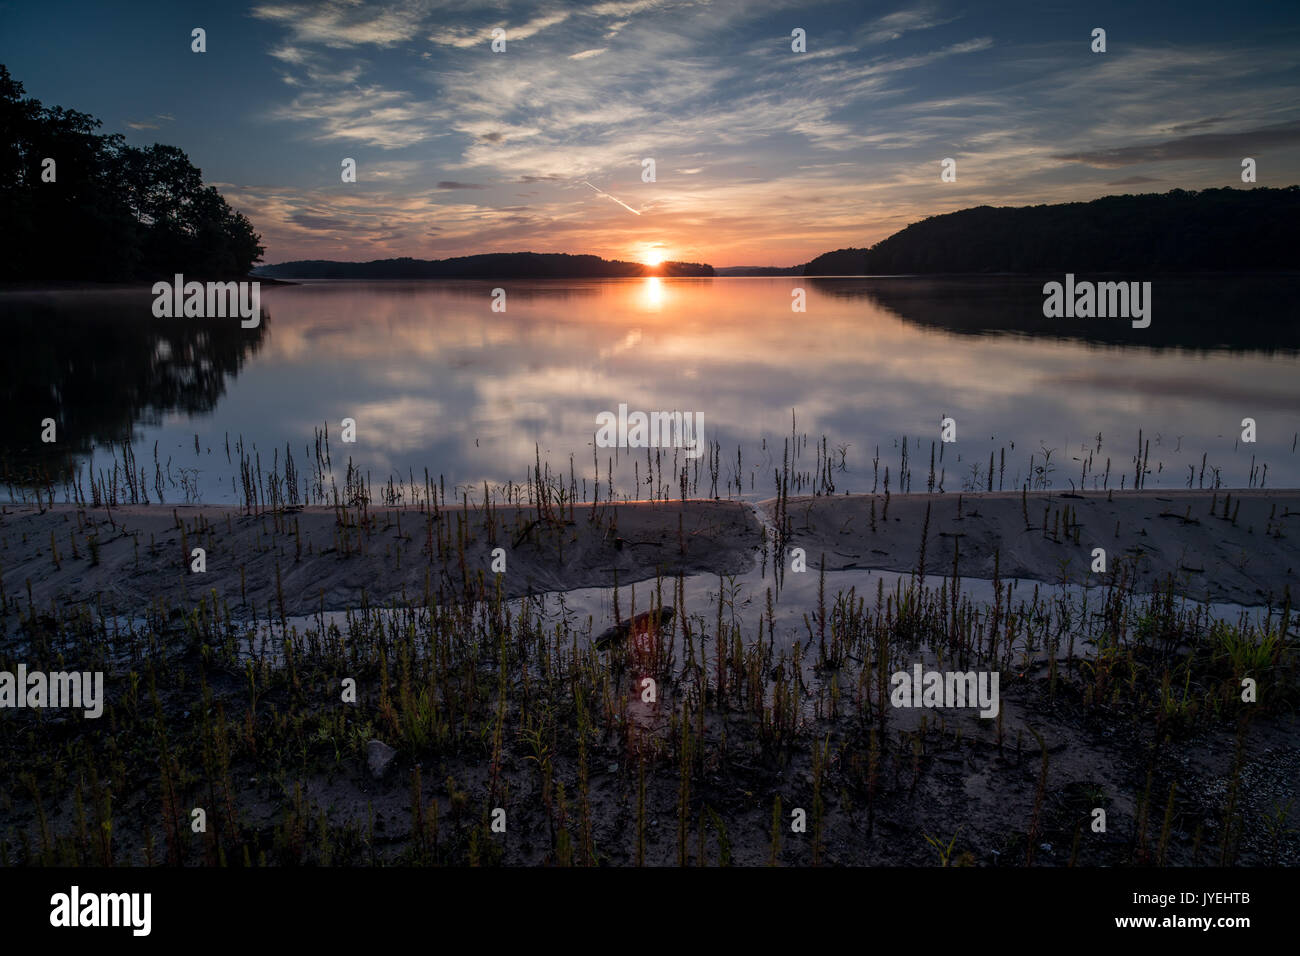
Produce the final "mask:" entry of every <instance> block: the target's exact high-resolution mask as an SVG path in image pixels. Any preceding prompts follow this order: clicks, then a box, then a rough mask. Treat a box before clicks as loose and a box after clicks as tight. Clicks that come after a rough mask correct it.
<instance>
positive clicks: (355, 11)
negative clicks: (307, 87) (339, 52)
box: [250, 0, 424, 58]
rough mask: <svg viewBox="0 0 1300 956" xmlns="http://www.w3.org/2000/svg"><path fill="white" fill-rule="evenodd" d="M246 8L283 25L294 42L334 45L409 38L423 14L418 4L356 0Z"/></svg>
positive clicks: (384, 43)
mask: <svg viewBox="0 0 1300 956" xmlns="http://www.w3.org/2000/svg"><path fill="white" fill-rule="evenodd" d="M250 12H251V13H252V15H253V16H254V17H257V18H258V19H260V20H270V21H273V22H275V23H279V24H281V25H282V26H284V27H285V28H286V29H288V30H289V32H290V34H291V35H292V37H293V39H294V41H295V42H296V43H300V44H310V43H319V44H323V45H325V46H328V47H335V48H339V47H350V46H361V45H366V44H370V45H375V46H379V47H388V46H393V45H394V44H397V43H401V42H403V41H407V40H409V39H410V38H411V36H412V35H413V33H414V32H415V31H416V30H417V29H418V27H419V25H420V21H421V20H422V19H423V17H424V9H423V5H422V4H418V3H403V4H397V5H395V6H379V5H373V4H368V3H362V2H356V0H351V2H350V0H324V2H320V3H304V4H293V3H285V4H264V5H262V6H257V7H254V8H253V9H252V11H250ZM281 50H282V52H285V53H286V54H287V56H293V55H294V53H293V52H289V49H288V48H281ZM282 58H286V57H282Z"/></svg>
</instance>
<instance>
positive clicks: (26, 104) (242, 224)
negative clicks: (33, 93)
mask: <svg viewBox="0 0 1300 956" xmlns="http://www.w3.org/2000/svg"><path fill="white" fill-rule="evenodd" d="M100 126H101V123H100V121H99V120H97V119H96V118H95V117H93V116H91V115H89V114H88V113H81V112H78V111H77V110H68V109H64V108H63V107H60V106H43V105H42V104H41V103H40V101H39V100H37V99H35V98H32V97H28V96H26V95H25V91H24V90H23V85H22V84H21V83H19V82H17V81H16V80H14V79H13V78H12V77H11V76H10V74H9V71H8V69H6V68H5V67H4V65H3V64H0V143H2V144H3V147H2V148H0V221H3V223H4V228H3V230H0V234H2V235H3V239H0V243H3V245H2V246H0V280H6V281H17V280H22V281H30V280H44V279H77V280H93V281H101V282H111V281H128V280H133V279H157V278H160V277H167V278H170V277H171V275H173V274H174V273H177V272H179V273H183V274H184V275H185V276H186V277H187V278H189V277H191V276H193V277H196V278H238V277H241V276H245V275H247V274H248V271H249V269H251V268H252V266H253V263H255V262H257V261H258V260H259V259H261V256H262V252H263V246H262V245H261V244H260V239H261V237H260V236H258V235H257V233H255V232H254V231H253V226H252V224H251V223H250V222H249V221H248V219H247V218H246V217H245V216H244V215H243V214H242V213H239V212H235V211H234V210H232V209H231V208H230V206H229V205H228V204H227V203H226V200H225V199H224V198H223V197H222V196H221V194H220V193H219V192H218V191H217V190H216V188H215V187H213V186H205V185H204V184H203V176H202V173H201V171H200V170H198V169H197V168H195V167H194V165H193V164H191V163H190V161H189V157H187V156H186V155H185V153H184V152H183V151H182V150H180V149H178V148H176V147H175V146H165V145H162V144H159V143H156V144H154V145H153V146H147V147H143V148H141V147H135V146H128V145H127V144H126V142H125V141H124V139H123V137H122V135H121V134H119V133H114V134H111V135H105V134H101V133H98V132H97V130H98V129H99V128H100Z"/></svg>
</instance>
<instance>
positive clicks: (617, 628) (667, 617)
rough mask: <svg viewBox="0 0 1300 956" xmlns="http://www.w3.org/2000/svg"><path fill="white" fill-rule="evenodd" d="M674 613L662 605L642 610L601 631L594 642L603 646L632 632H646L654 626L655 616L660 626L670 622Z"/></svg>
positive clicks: (624, 637)
mask: <svg viewBox="0 0 1300 956" xmlns="http://www.w3.org/2000/svg"><path fill="white" fill-rule="evenodd" d="M676 613H677V612H676V611H674V610H673V609H672V608H671V607H664V608H662V609H660V610H658V611H644V612H642V613H641V614H638V615H636V617H633V618H631V619H630V620H627V621H623V622H622V623H621V624H615V625H614V626H613V627H610V628H607V629H605V630H604V631H602V632H601V633H600V634H599V635H598V636H597V637H596V641H595V644H596V646H597V647H600V648H605V647H608V646H610V645H611V644H613V643H615V642H616V641H625V640H627V638H628V637H629V636H630V635H632V634H642V633H646V632H648V631H649V630H650V628H651V627H653V626H654V619H655V617H656V616H657V617H658V618H659V624H660V626H661V627H662V626H666V625H668V624H671V623H672V620H673V615H674V614H676Z"/></svg>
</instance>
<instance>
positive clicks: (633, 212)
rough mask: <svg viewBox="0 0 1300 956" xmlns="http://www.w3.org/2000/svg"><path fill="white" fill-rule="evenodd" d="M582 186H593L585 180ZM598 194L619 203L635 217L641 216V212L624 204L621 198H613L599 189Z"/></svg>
mask: <svg viewBox="0 0 1300 956" xmlns="http://www.w3.org/2000/svg"><path fill="white" fill-rule="evenodd" d="M582 184H583V185H584V186H591V183H589V182H587V181H586V180H585V179H584V180H583V181H582ZM591 188H592V189H596V187H595V186H591ZM596 192H598V193H600V194H601V195H602V196H604V197H605V198H606V199H613V200H614V202H616V203H618V204H619V205H620V206H622V207H623V208H624V209H626V210H627V211H628V212H630V213H632V214H633V215H636V216H639V215H641V213H640V212H638V211H637V210H635V209H633V208H632V207H631V206H629V205H628V204H627V203H625V202H623V200H621V199H619V198H617V197H615V196H611V195H610V194H609V193H607V192H604V191H602V190H599V189H596Z"/></svg>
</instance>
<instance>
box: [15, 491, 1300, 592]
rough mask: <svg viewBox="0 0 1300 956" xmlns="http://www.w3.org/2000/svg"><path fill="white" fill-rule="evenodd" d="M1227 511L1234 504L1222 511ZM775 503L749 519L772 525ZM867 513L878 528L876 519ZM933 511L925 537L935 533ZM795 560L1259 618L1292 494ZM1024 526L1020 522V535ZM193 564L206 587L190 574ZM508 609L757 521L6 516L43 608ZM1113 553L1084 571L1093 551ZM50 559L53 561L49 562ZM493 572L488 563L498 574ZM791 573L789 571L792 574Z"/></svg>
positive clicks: (975, 519)
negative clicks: (445, 604)
mask: <svg viewBox="0 0 1300 956" xmlns="http://www.w3.org/2000/svg"><path fill="white" fill-rule="evenodd" d="M1229 496H1230V497H1229ZM777 507H778V505H777V502H776V501H775V500H772V501H767V502H763V503H762V504H761V505H760V506H759V508H760V509H761V510H762V511H763V513H764V514H766V515H767V516H768V518H769V519H771V518H773V516H774V515H775V514H776V509H777ZM873 511H874V519H873ZM927 514H928V526H927ZM786 515H787V519H788V521H787V524H788V527H789V529H790V532H791V538H790V540H789V543H788V547H790V548H803V549H804V551H805V553H806V558H807V562H808V567H809V568H817V567H819V566H820V565H821V562H822V560H823V556H824V559H825V564H826V568H827V569H828V570H845V569H852V568H873V569H882V570H891V571H912V570H915V569H916V568H917V567H918V564H919V563H920V561H921V557H922V556H921V540H922V531H923V530H924V531H925V541H926V545H925V554H924V561H925V570H926V571H927V572H928V573H933V574H945V573H952V571H953V567H954V561H953V559H954V555H955V556H956V571H957V573H958V574H959V575H961V576H962V577H967V578H985V579H991V578H993V577H994V573H995V564H996V573H997V574H998V575H999V576H1000V577H1002V578H1004V579H1005V578H1011V577H1017V578H1026V579H1031V580H1040V581H1047V582H1052V583H1059V582H1061V581H1062V580H1066V581H1069V582H1073V583H1101V582H1102V581H1103V580H1107V579H1108V578H1109V576H1113V575H1114V574H1116V573H1125V574H1133V573H1136V575H1137V583H1138V590H1154V589H1155V588H1157V587H1160V586H1163V585H1164V584H1165V583H1166V582H1167V581H1168V580H1170V579H1171V578H1172V580H1173V582H1174V587H1175V590H1176V591H1177V592H1178V593H1180V594H1183V595H1185V596H1187V597H1189V598H1193V599H1196V600H1201V599H1205V598H1208V599H1210V600H1213V601H1230V602H1234V603H1238V604H1244V605H1259V604H1265V603H1268V602H1269V601H1273V602H1278V603H1280V602H1281V601H1283V600H1284V593H1285V590H1286V587H1287V585H1288V584H1289V583H1291V582H1295V581H1296V580H1297V579H1300V534H1298V533H1297V532H1298V531H1300V491H1268V490H1249V491H1232V492H1225V491H1219V492H1205V491H1192V492H1186V491H1160V492H1137V493H1134V492H1116V493H1113V494H1108V493H1104V492H1101V493H1096V492H1090V493H1085V494H1081V495H1071V494H1060V493H1053V494H1047V493H1043V492H1038V493H1031V494H1027V495H1025V496H1023V498H1022V496H1021V495H1020V494H1015V493H991V494H990V493H984V494H962V495H955V494H944V495H916V494H913V495H891V496H890V497H889V499H888V502H887V503H886V498H885V496H884V495H875V496H872V495H851V496H839V497H834V496H824V497H808V498H791V499H789V500H788V502H787V505H786ZM1026 517H1027V518H1028V520H1027V521H1026ZM195 548H203V549H205V554H204V562H205V565H206V570H204V571H203V572H202V573H196V572H194V571H193V570H191V567H192V565H193V561H194V557H193V551H194V549H195ZM497 548H501V549H503V551H502V554H503V556H504V563H505V571H504V572H503V573H501V574H500V583H501V586H502V589H503V593H504V594H505V595H506V596H508V597H516V596H519V595H522V594H527V593H535V592H538V591H550V590H569V589H573V588H580V587H594V586H602V585H603V586H609V585H612V584H614V582H615V577H616V575H617V580H618V582H619V583H621V584H628V583H631V582H633V581H639V580H645V579H647V578H651V577H654V576H655V575H656V574H657V573H659V572H660V571H662V572H663V573H665V574H676V573H678V572H679V571H680V572H682V573H686V574H693V573H701V572H706V573H711V574H734V573H739V572H743V571H746V570H748V569H749V568H751V567H753V565H754V563H755V562H756V561H758V560H759V554H760V551H761V549H762V538H761V530H760V525H759V522H758V520H757V515H756V514H755V512H754V510H753V509H752V508H751V507H750V506H749V505H747V504H744V503H742V502H735V501H698V500H697V501H687V502H686V503H685V504H683V503H681V502H667V503H647V502H635V503H630V504H621V505H606V504H602V505H598V506H596V508H595V509H594V510H593V508H592V507H591V505H589V504H588V505H577V506H575V507H574V509H573V511H572V512H571V513H570V512H568V511H565V512H564V514H563V517H562V518H558V517H557V519H556V520H550V519H539V517H538V513H537V510H536V509H535V508H524V507H518V508H514V507H511V508H493V509H491V512H490V516H489V514H488V513H485V512H484V511H482V510H481V509H474V508H472V507H471V508H470V509H469V510H468V511H465V510H462V509H450V510H448V509H443V510H441V511H439V512H438V513H436V514H427V513H425V512H423V511H421V510H419V509H401V508H380V509H371V510H369V511H368V512H359V511H357V510H356V509H347V510H341V511H336V510H335V509H333V508H328V507H306V508H300V509H296V510H290V511H285V512H279V513H270V512H268V513H264V514H261V515H248V514H245V513H244V512H243V511H242V509H239V508H234V507H223V506H203V505H198V506H185V507H170V506H134V507H125V508H113V509H111V510H108V509H103V508H78V507H75V506H71V505H68V506H59V505H56V506H55V507H54V508H53V509H49V508H47V509H44V510H41V509H38V508H36V507H33V506H26V505H17V506H16V505H6V506H4V508H3V509H2V510H0V581H2V582H3V589H4V594H5V595H6V596H7V597H8V598H9V599H11V600H12V599H20V598H21V599H22V600H23V601H26V599H27V591H28V588H29V587H30V592H31V600H32V601H33V602H34V603H35V604H36V605H38V606H40V607H43V608H47V607H48V606H49V605H50V604H51V602H54V603H55V604H59V605H67V604H73V603H80V602H94V603H98V602H99V601H100V600H101V599H102V600H103V601H104V605H105V607H106V608H117V609H123V610H126V609H134V610H135V611H138V610H139V609H140V608H143V607H147V606H150V605H151V604H152V603H153V601H154V600H155V599H156V598H159V597H162V598H164V599H165V600H166V601H167V602H168V604H169V605H172V606H176V605H177V604H184V603H186V602H197V601H198V599H199V598H200V597H201V596H203V597H207V596H210V595H211V592H212V591H213V590H215V591H216V592H217V596H218V598H219V599H220V600H222V601H224V602H226V603H227V604H228V605H229V606H230V607H231V608H232V609H238V608H239V607H247V606H249V605H251V604H252V603H253V602H256V605H257V608H258V609H259V613H261V610H262V609H265V608H266V607H267V606H268V604H271V605H272V606H273V609H274V612H275V613H276V614H278V613H280V610H281V601H283V611H284V613H286V614H301V613H311V612H313V611H317V610H320V609H322V608H324V609H325V610H342V609H346V608H349V607H357V606H359V605H360V604H361V603H362V601H363V598H364V600H366V601H369V602H370V603H372V604H374V603H388V602H391V601H394V600H397V601H404V602H423V601H424V600H425V597H426V591H427V592H428V593H430V594H437V592H438V591H439V589H441V590H442V592H443V593H444V594H447V595H450V594H453V593H465V591H466V589H469V590H474V589H475V587H476V580H477V576H478V575H479V574H480V573H481V574H482V575H483V586H485V587H487V588H488V589H489V590H490V589H491V588H492V587H493V586H494V579H495V578H496V576H497V572H496V571H494V570H493V565H494V551H495V549H497ZM1095 548H1103V549H1105V552H1106V571H1105V572H1104V573H1094V572H1093V571H1092V570H1091V568H1092V566H1093V563H1094V560H1095V558H1094V556H1093V550H1094V549H1095ZM52 549H53V550H52ZM499 557H500V555H498V560H497V564H496V566H497V567H498V568H499V567H500V566H501V565H500V561H499ZM786 561H787V567H788V564H789V561H790V557H789V556H788V555H787V558H786Z"/></svg>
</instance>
